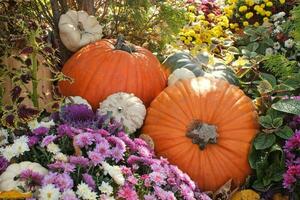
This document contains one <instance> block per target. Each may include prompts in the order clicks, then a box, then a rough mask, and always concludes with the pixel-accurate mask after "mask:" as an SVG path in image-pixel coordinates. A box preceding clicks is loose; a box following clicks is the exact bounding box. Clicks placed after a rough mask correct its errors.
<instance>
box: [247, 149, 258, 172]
mask: <svg viewBox="0 0 300 200" xmlns="http://www.w3.org/2000/svg"><path fill="white" fill-rule="evenodd" d="M257 154H258V151H257V150H256V149H255V148H254V147H253V146H252V148H251V150H250V154H249V158H248V160H249V164H250V167H251V168H252V169H256V161H257V159H258V155H257Z"/></svg>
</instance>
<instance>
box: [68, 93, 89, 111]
mask: <svg viewBox="0 0 300 200" xmlns="http://www.w3.org/2000/svg"><path fill="white" fill-rule="evenodd" d="M71 103H73V104H84V105H87V106H88V107H89V109H92V106H91V105H90V104H89V102H88V101H87V100H86V99H84V98H82V97H81V96H68V97H66V98H65V104H71Z"/></svg>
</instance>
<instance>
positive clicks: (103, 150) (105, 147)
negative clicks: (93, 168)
mask: <svg viewBox="0 0 300 200" xmlns="http://www.w3.org/2000/svg"><path fill="white" fill-rule="evenodd" d="M109 148H110V145H109V143H108V142H107V140H106V139H104V138H103V140H102V141H101V142H99V143H97V144H96V147H95V149H94V152H97V153H100V154H101V155H102V156H103V157H108V156H109Z"/></svg>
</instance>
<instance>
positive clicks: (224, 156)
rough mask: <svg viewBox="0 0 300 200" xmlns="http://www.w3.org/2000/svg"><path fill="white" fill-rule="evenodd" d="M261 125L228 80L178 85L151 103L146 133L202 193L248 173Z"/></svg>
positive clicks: (236, 182)
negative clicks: (252, 146)
mask: <svg viewBox="0 0 300 200" xmlns="http://www.w3.org/2000/svg"><path fill="white" fill-rule="evenodd" d="M257 129H258V124H257V113H256V111H255V107H254V105H253V104H252V102H251V100H250V98H248V97H247V96H246V95H245V94H244V93H243V91H242V90H240V89H239V88H238V87H236V86H234V85H230V84H229V83H228V82H226V81H224V80H218V79H214V78H205V77H198V78H193V79H190V80H184V81H178V82H177V83H176V84H175V85H172V86H169V87H168V88H166V89H165V90H164V91H163V92H162V93H160V95H159V96H157V98H156V99H155V100H154V101H153V102H152V103H151V105H150V107H149V108H148V114H147V117H146V120H145V124H144V127H143V130H142V132H143V133H144V134H148V135H149V136H150V137H151V138H152V139H153V141H154V144H155V151H156V153H157V154H158V155H159V156H164V157H166V158H168V160H169V161H170V162H171V163H172V164H175V165H177V166H178V167H179V168H180V169H181V170H183V171H184V172H186V173H187V174H188V175H189V176H190V177H191V178H192V179H193V180H194V181H196V182H197V183H198V185H199V187H200V188H201V189H202V190H204V191H207V190H209V191H215V190H217V189H218V188H219V187H220V186H222V185H223V184H224V183H226V181H227V180H229V179H231V178H232V179H233V183H234V185H239V184H241V183H242V182H244V181H245V178H246V176H247V175H249V173H250V167H249V164H248V153H249V149H250V146H251V145H250V144H251V141H252V140H253V138H254V137H255V135H256V133H257V131H258V130H257Z"/></svg>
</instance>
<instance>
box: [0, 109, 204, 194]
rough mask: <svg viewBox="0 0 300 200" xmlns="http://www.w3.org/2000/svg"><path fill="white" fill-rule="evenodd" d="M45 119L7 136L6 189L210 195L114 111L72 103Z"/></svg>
mask: <svg viewBox="0 0 300 200" xmlns="http://www.w3.org/2000/svg"><path fill="white" fill-rule="evenodd" d="M43 120H47V121H41V122H35V123H34V122H32V123H31V124H29V129H28V132H27V133H26V135H23V136H15V138H14V139H12V138H6V137H8V135H4V136H5V138H3V140H2V145H6V146H5V147H4V148H2V149H1V152H2V156H1V173H2V175H1V178H0V179H1V180H0V182H1V184H2V189H4V190H6V189H7V188H8V189H9V188H11V187H12V186H15V187H19V188H21V189H22V190H24V192H26V191H31V192H32V194H33V197H32V198H30V199H35V198H36V199H66V200H71V199H74V200H75V199H88V200H92V199H115V198H116V199H159V198H160V199H209V197H208V196H206V195H205V194H203V193H201V192H200V190H199V188H198V187H197V186H196V185H195V183H194V182H193V181H192V180H191V179H190V178H189V176H188V175H187V174H185V173H183V172H182V171H181V170H179V169H178V168H177V167H176V166H174V165H170V164H169V162H168V161H167V160H166V159H164V158H157V157H155V156H154V152H153V149H152V148H150V147H149V146H148V144H147V143H146V142H145V141H144V140H142V139H139V138H135V139H131V138H130V137H129V136H128V134H126V133H125V132H124V127H123V125H122V124H121V123H119V122H116V121H115V120H114V119H112V118H111V116H109V114H107V115H99V114H95V113H94V112H93V111H92V110H91V108H89V107H88V106H87V105H86V104H66V105H64V106H62V107H61V109H60V111H59V112H56V113H53V115H52V116H51V117H50V118H49V119H43ZM3 131H4V130H2V132H3ZM9 141H11V142H9ZM12 163H14V164H12Z"/></svg>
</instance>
